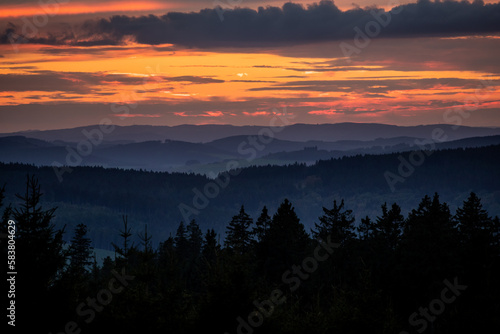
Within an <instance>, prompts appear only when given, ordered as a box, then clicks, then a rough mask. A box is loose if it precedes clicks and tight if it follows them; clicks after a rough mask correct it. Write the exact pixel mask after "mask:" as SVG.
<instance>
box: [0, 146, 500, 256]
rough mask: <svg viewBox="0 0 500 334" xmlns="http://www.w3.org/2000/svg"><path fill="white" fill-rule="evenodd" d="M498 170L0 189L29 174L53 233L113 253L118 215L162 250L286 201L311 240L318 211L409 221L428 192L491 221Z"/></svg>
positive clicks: (93, 175) (350, 164) (45, 183)
mask: <svg viewBox="0 0 500 334" xmlns="http://www.w3.org/2000/svg"><path fill="white" fill-rule="evenodd" d="M499 171H500V145H497V146H489V147H483V148H469V149H450V150H442V151H428V152H421V151H415V152H406V153H402V154H399V153H397V154H387V155H364V156H354V157H344V158H340V159H332V160H327V161H319V162H318V163H316V164H315V165H313V166H305V165H301V164H295V165H289V166H264V167H250V168H244V169H236V170H233V171H231V172H230V173H225V174H223V175H221V176H219V178H218V179H216V180H211V179H209V178H207V177H205V176H200V175H194V174H178V173H177V174H171V173H160V172H144V171H134V170H120V169H105V168H101V167H72V171H71V173H68V172H67V173H64V175H63V181H62V182H59V181H58V178H57V177H56V173H55V172H54V169H53V168H52V167H35V166H30V165H21V164H0V185H2V184H4V183H6V196H7V197H6V200H5V202H7V203H13V204H14V205H15V204H16V198H15V196H14V194H15V193H24V192H25V183H26V174H34V175H35V176H36V177H38V178H39V180H40V184H41V187H42V192H43V193H44V195H43V197H42V203H43V205H44V207H46V208H48V207H51V206H57V207H58V210H57V211H56V218H55V220H54V221H55V222H56V224H57V225H58V226H63V225H64V224H66V225H67V226H68V229H70V230H72V228H73V227H74V226H76V225H77V224H78V223H85V224H87V225H88V227H89V234H90V237H91V238H92V239H93V241H94V243H95V246H96V247H102V248H109V245H110V242H111V241H115V238H118V236H117V234H118V233H116V231H117V230H118V229H120V227H121V218H120V215H122V214H127V215H128V217H129V221H130V223H131V225H132V227H133V229H134V230H135V231H139V230H142V228H143V226H144V224H145V223H147V224H148V227H149V229H150V231H152V232H153V235H154V242H158V241H161V240H165V239H166V238H168V236H169V235H170V233H173V232H174V231H175V229H176V227H177V226H178V224H179V222H180V221H181V220H184V221H187V220H191V219H195V220H196V221H197V222H198V223H199V224H200V226H201V228H202V229H203V230H205V229H206V228H212V227H213V228H214V229H215V230H216V231H217V232H219V233H221V232H223V231H224V228H225V226H226V225H227V223H228V222H229V221H230V220H231V217H232V216H233V215H234V214H236V213H237V212H238V210H239V208H240V206H241V205H242V204H243V205H245V209H246V211H247V212H248V213H249V214H250V215H251V216H252V217H253V218H254V219H255V218H256V217H257V216H258V214H259V213H260V211H261V210H262V207H263V206H264V205H266V206H267V207H268V208H269V211H270V212H271V213H272V212H274V211H275V210H276V209H277V207H278V205H279V204H280V203H281V202H282V201H283V200H284V198H288V199H289V200H290V201H291V202H292V203H293V205H294V206H295V208H296V211H297V214H298V216H299V218H300V219H301V222H302V223H304V225H305V226H306V229H307V230H308V231H309V228H310V227H312V226H313V225H314V223H315V222H317V218H318V216H319V215H320V214H321V212H322V207H323V206H326V207H329V206H331V203H332V202H333V200H334V199H341V198H343V199H345V202H346V206H347V207H349V208H350V209H352V210H353V212H354V214H355V216H356V221H357V222H359V221H360V219H361V218H363V217H365V216H366V215H368V216H370V217H375V216H376V215H377V214H379V212H380V205H381V203H384V202H388V203H389V204H390V203H393V202H397V203H398V204H399V205H400V206H401V207H402V209H403V213H406V212H407V211H408V210H410V209H411V208H414V207H415V206H416V205H417V204H418V202H419V201H420V199H421V198H422V197H423V196H424V195H426V194H428V195H432V194H433V193H434V192H438V193H439V194H440V196H441V199H442V200H443V201H445V202H447V203H448V204H449V205H450V209H451V210H452V211H454V209H455V208H456V207H457V206H459V205H461V203H462V201H463V200H464V199H465V198H467V196H468V194H469V193H470V192H471V191H474V192H476V193H477V194H478V196H480V197H481V198H482V201H483V204H484V207H485V209H487V210H488V212H489V213H490V214H491V215H493V216H494V215H499V214H500V178H499V177H498V176H499V174H500V172H499ZM391 185H392V187H391ZM180 209H182V210H180ZM181 211H183V212H184V215H183V214H182V213H181Z"/></svg>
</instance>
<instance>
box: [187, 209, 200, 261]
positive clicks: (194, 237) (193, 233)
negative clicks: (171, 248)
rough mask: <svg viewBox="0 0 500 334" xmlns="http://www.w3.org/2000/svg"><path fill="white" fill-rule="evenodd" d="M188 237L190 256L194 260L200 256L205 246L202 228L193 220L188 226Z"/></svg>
mask: <svg viewBox="0 0 500 334" xmlns="http://www.w3.org/2000/svg"><path fill="white" fill-rule="evenodd" d="M187 235H188V239H187V242H188V247H189V256H190V257H191V258H193V259H197V258H198V257H199V256H200V252H201V246H202V244H203V232H201V229H200V226H199V225H198V224H197V223H196V221H195V220H194V219H193V220H191V222H190V223H189V225H188V226H187Z"/></svg>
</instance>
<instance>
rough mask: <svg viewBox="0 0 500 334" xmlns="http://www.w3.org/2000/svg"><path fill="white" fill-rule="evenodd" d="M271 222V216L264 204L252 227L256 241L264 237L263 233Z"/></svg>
mask: <svg viewBox="0 0 500 334" xmlns="http://www.w3.org/2000/svg"><path fill="white" fill-rule="evenodd" d="M270 223H271V217H269V214H268V211H267V207H266V206H264V208H262V212H261V214H260V216H259V218H258V219H257V221H256V222H255V227H254V228H253V231H252V233H253V235H254V236H255V237H256V239H257V240H256V241H257V242H260V241H262V239H264V235H265V234H266V232H267V229H268V228H269V224H270Z"/></svg>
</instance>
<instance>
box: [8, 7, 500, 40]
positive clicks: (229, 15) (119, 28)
mask: <svg viewBox="0 0 500 334" xmlns="http://www.w3.org/2000/svg"><path fill="white" fill-rule="evenodd" d="M376 16H378V18H377V17H376ZM499 18H500V3H497V4H484V3H483V2H482V1H481V0H479V1H475V2H473V3H469V2H465V1H464V2H455V1H445V2H430V1H428V0H420V1H418V2H417V3H412V4H406V5H401V6H396V7H394V8H393V9H392V10H391V11H389V12H386V11H384V10H383V9H376V8H365V9H361V8H357V9H352V10H347V11H341V10H340V9H339V8H338V7H336V6H335V4H334V3H333V2H332V1H321V2H320V3H316V4H313V5H308V6H307V7H304V6H303V5H300V4H294V3H285V4H284V5H283V7H282V8H279V7H271V6H268V7H259V8H258V9H257V10H253V9H248V8H238V7H236V8H232V9H221V8H220V7H219V8H214V9H204V10H201V11H199V12H190V13H179V12H170V13H167V14H166V15H163V16H155V15H149V16H140V17H132V16H124V15H119V16H118V15H117V16H112V17H110V18H106V19H97V20H90V21H86V22H85V23H84V24H82V25H81V26H80V27H79V30H80V31H79V32H78V33H71V34H68V33H64V32H62V31H61V32H59V33H58V32H54V31H52V32H51V34H50V35H46V36H43V35H37V36H33V37H32V38H31V39H30V40H31V41H32V42H35V43H40V44H51V45H57V44H69V45H103V44H109V45H114V44H124V43H126V42H127V41H131V40H133V41H135V42H138V43H142V44H150V45H158V44H166V43H171V44H176V45H182V46H188V47H205V48H206V47H254V46H269V45H297V44H305V43H311V42H321V41H331V40H352V39H353V38H354V37H355V36H356V34H357V33H356V30H355V28H356V27H357V28H359V30H361V31H363V32H367V30H369V29H372V31H376V29H375V26H376V25H377V24H378V25H379V28H380V36H381V37H422V36H441V37H443V36H446V37H449V36H463V35H474V34H494V33H498V32H500V19H499ZM369 22H372V23H369ZM386 23H387V24H386ZM367 24H368V25H367ZM374 29H375V30H374ZM20 30H21V29H20V27H10V28H9V30H8V31H6V32H5V34H4V35H3V36H0V41H1V42H3V43H8V42H9V38H8V34H9V33H12V32H15V33H16V34H18V35H22V32H21V31H20ZM377 35H378V34H377Z"/></svg>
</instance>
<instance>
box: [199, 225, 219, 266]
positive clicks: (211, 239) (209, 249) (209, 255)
mask: <svg viewBox="0 0 500 334" xmlns="http://www.w3.org/2000/svg"><path fill="white" fill-rule="evenodd" d="M219 253H220V245H219V243H218V241H217V233H215V231H214V229H211V230H207V233H206V234H205V239H204V240H203V249H202V256H203V259H204V260H205V261H206V262H208V263H213V262H214V261H215V259H216V258H217V256H218V255H219Z"/></svg>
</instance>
